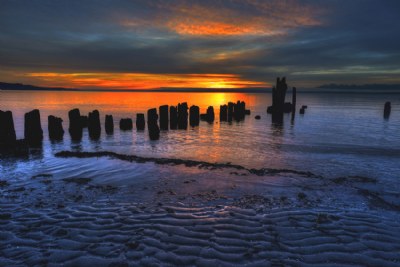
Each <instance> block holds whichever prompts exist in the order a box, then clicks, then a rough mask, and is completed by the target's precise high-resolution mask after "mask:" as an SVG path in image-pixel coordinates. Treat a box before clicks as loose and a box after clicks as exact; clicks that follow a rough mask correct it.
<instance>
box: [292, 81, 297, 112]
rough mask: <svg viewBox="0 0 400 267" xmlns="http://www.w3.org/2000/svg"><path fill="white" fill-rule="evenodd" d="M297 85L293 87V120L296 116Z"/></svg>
mask: <svg viewBox="0 0 400 267" xmlns="http://www.w3.org/2000/svg"><path fill="white" fill-rule="evenodd" d="M296 91H297V90H296V87H293V88H292V120H294V117H295V116H296Z"/></svg>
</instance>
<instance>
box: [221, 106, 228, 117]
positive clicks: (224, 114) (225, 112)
mask: <svg viewBox="0 0 400 267" xmlns="http://www.w3.org/2000/svg"><path fill="white" fill-rule="evenodd" d="M227 120H228V106H227V105H221V106H219V121H227Z"/></svg>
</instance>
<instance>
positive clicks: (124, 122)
mask: <svg viewBox="0 0 400 267" xmlns="http://www.w3.org/2000/svg"><path fill="white" fill-rule="evenodd" d="M119 128H120V129H121V130H122V131H129V130H132V128H133V122H132V119H130V118H126V119H121V120H120V121H119Z"/></svg>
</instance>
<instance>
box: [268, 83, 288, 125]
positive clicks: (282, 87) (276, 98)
mask: <svg viewBox="0 0 400 267" xmlns="http://www.w3.org/2000/svg"><path fill="white" fill-rule="evenodd" d="M287 88H288V86H287V84H286V78H285V77H283V78H282V80H281V79H280V78H279V77H278V78H277V79H276V86H275V87H273V88H272V108H270V109H268V110H269V111H271V113H272V122H274V123H282V122H283V112H284V110H285V109H284V104H285V96H286V91H287Z"/></svg>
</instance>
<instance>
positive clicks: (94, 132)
mask: <svg viewBox="0 0 400 267" xmlns="http://www.w3.org/2000/svg"><path fill="white" fill-rule="evenodd" d="M88 130H89V137H90V138H91V139H94V140H97V139H99V138H100V134H101V124H100V113H99V111H98V110H93V111H92V112H89V116H88Z"/></svg>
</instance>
